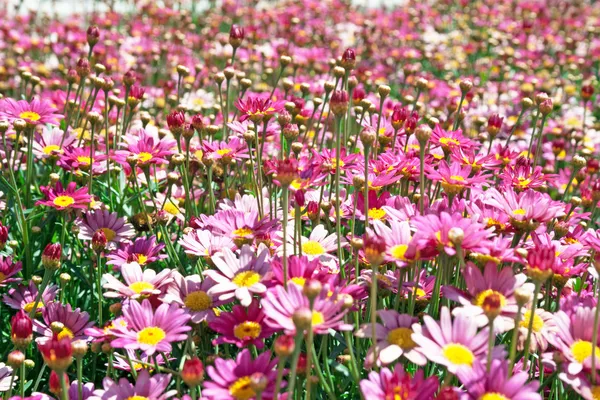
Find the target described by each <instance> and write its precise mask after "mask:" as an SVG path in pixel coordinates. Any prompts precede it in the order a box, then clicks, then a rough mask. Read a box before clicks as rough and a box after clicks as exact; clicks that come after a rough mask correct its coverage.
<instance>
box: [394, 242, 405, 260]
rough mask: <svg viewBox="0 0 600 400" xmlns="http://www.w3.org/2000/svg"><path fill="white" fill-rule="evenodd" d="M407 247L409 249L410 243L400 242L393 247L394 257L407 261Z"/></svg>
mask: <svg viewBox="0 0 600 400" xmlns="http://www.w3.org/2000/svg"><path fill="white" fill-rule="evenodd" d="M407 249H408V245H406V244H398V245H396V246H394V247H392V249H391V253H392V257H394V258H395V259H396V260H403V261H405V260H406V258H404V254H405V253H406V250H407Z"/></svg>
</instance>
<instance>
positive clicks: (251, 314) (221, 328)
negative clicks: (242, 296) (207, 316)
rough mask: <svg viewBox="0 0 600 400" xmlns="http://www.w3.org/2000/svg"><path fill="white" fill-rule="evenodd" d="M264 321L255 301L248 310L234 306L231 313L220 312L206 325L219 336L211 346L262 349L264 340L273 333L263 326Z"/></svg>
mask: <svg viewBox="0 0 600 400" xmlns="http://www.w3.org/2000/svg"><path fill="white" fill-rule="evenodd" d="M264 319H265V314H264V313H263V310H262V309H261V308H260V305H259V303H258V301H256V300H253V301H252V303H250V306H248V308H245V307H242V306H240V305H235V306H233V308H232V310H231V312H222V313H220V314H219V316H218V317H217V318H215V319H213V320H212V321H210V322H209V323H208V327H209V328H210V329H212V330H213V331H215V332H217V333H218V334H219V335H220V336H218V337H217V338H216V339H214V340H213V344H214V345H217V344H221V343H231V344H235V345H236V346H237V347H239V348H243V347H247V346H249V345H251V344H252V345H254V346H256V348H258V349H262V348H263V347H264V345H265V343H264V339H266V338H268V337H270V336H271V335H273V333H274V332H275V330H274V329H272V328H271V327H269V326H267V325H265V323H264Z"/></svg>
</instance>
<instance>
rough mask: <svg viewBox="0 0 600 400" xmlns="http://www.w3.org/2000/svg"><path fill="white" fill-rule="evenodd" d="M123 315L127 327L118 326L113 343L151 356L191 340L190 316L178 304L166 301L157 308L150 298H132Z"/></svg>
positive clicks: (168, 350) (113, 345)
mask: <svg viewBox="0 0 600 400" xmlns="http://www.w3.org/2000/svg"><path fill="white" fill-rule="evenodd" d="M123 318H124V320H125V321H126V322H127V326H126V327H124V326H122V325H117V326H115V328H114V329H113V332H114V335H115V336H116V339H115V340H113V341H112V342H111V346H112V347H114V348H116V349H122V348H125V349H127V350H141V351H143V352H144V353H146V355H148V356H151V355H152V354H154V353H155V352H164V353H168V352H170V351H171V350H172V347H171V343H174V342H180V341H182V340H185V339H187V334H186V332H188V331H189V330H191V329H192V328H191V327H190V326H188V325H187V323H188V321H189V319H190V316H189V315H188V314H187V313H186V312H185V311H184V310H182V309H181V308H179V306H177V305H176V304H170V305H169V304H164V303H163V304H161V305H160V306H158V308H157V309H156V311H154V310H153V308H152V305H151V304H150V301H149V300H143V301H142V303H141V304H140V303H138V302H137V301H130V302H129V303H127V304H126V305H125V306H124V307H123ZM138 382H139V378H138Z"/></svg>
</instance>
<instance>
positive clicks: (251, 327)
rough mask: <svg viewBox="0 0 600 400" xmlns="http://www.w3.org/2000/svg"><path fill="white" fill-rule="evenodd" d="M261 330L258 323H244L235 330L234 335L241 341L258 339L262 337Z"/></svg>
mask: <svg viewBox="0 0 600 400" xmlns="http://www.w3.org/2000/svg"><path fill="white" fill-rule="evenodd" d="M261 330H262V329H261V327H260V324H259V323H258V322H254V321H244V322H242V323H241V324H238V325H236V326H235V327H234V328H233V334H234V335H235V337H236V338H238V339H240V340H244V339H247V338H250V339H256V338H257V337H258V336H259V335H260V332H261Z"/></svg>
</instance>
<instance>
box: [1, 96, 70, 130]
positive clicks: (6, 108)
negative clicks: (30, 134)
mask: <svg viewBox="0 0 600 400" xmlns="http://www.w3.org/2000/svg"><path fill="white" fill-rule="evenodd" d="M56 111H58V110H56V108H54V107H52V105H50V103H49V102H48V101H46V100H40V99H38V98H37V97H36V98H34V99H33V100H31V103H29V102H27V101H26V100H19V101H16V100H13V99H11V98H5V99H1V100H0V118H6V119H8V120H9V121H10V122H14V121H15V120H17V119H22V120H24V121H25V122H27V124H29V125H38V124H50V125H58V124H59V122H60V120H61V119H62V118H63V116H62V115H60V114H57V113H56Z"/></svg>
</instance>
